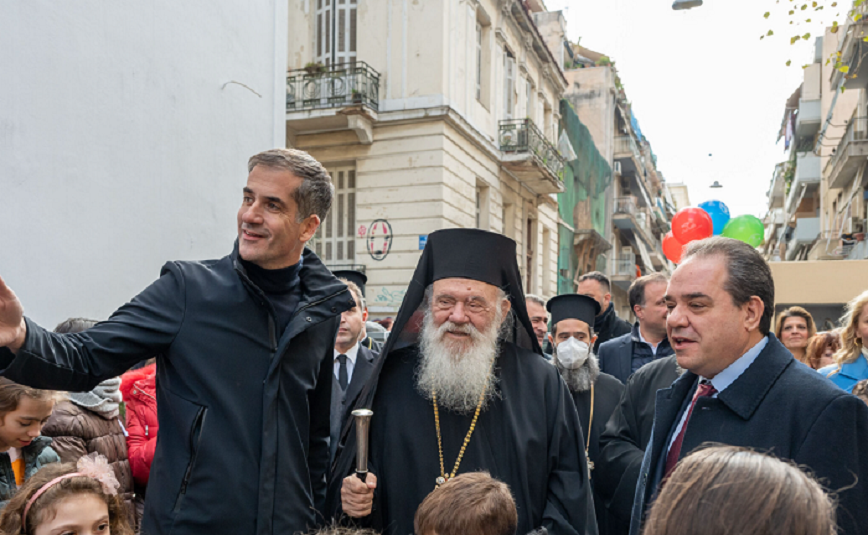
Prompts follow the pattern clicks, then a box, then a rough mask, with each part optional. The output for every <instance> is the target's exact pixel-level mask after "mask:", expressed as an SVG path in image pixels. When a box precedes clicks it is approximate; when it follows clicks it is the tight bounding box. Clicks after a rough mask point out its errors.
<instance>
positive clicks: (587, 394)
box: [572, 372, 624, 535]
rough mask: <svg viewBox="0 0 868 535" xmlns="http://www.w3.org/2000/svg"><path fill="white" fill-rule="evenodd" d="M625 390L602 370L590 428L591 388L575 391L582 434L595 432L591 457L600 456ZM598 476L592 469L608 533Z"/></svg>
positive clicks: (601, 528)
mask: <svg viewBox="0 0 868 535" xmlns="http://www.w3.org/2000/svg"><path fill="white" fill-rule="evenodd" d="M623 391H624V385H623V384H621V381H619V380H618V379H616V378H614V377H612V376H611V375H609V374H608V373H602V372H601V373H600V375H599V376H597V380H596V382H594V421H593V422H592V423H591V428H590V429H588V420H589V419H590V416H591V391H590V390H586V391H584V392H572V395H573V401H574V402H575V403H576V410H578V411H579V421H580V422H581V424H582V434H583V435H584V436H585V437H587V436H588V435H587V434H588V433H590V435H591V440H590V445H589V447H588V457H589V458H590V460H591V462H593V463H596V462H597V459H599V457H600V435H602V434H603V431H604V430H605V429H606V422H608V421H609V417H610V416H611V415H612V412H613V411H614V410H615V407H617V406H618V402H619V401H620V399H621V393H622V392H623ZM597 477H598V476H597V475H596V474H595V473H594V471H593V470H592V471H591V485H592V486H593V488H594V509H595V510H596V516H597V525H598V526H599V531H600V535H606V534H607V533H608V525H609V523H610V522H609V519H608V511H607V510H606V506H605V504H604V502H603V499H602V497H600V496H599V495H598V494H599V493H598V491H597V488H596V487H597V485H596V481H595V479H596V478H597Z"/></svg>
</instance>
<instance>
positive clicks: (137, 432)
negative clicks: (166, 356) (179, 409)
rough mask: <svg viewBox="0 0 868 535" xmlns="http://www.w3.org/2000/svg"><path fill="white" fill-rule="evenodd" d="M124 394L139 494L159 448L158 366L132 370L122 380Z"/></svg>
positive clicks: (129, 443)
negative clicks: (155, 452)
mask: <svg viewBox="0 0 868 535" xmlns="http://www.w3.org/2000/svg"><path fill="white" fill-rule="evenodd" d="M121 381H122V382H121V392H122V393H123V395H124V404H125V406H126V410H127V449H128V450H129V455H130V469H131V470H132V473H133V480H134V481H135V484H136V489H137V492H138V493H139V494H144V490H145V488H147V486H148V475H149V474H150V473H151V463H152V462H153V461H154V450H155V449H156V446H157V430H158V429H159V428H160V424H159V421H158V420H157V365H156V364H151V365H149V366H146V367H144V368H140V369H138V370H131V371H128V372H127V373H125V374H124V375H123V376H121Z"/></svg>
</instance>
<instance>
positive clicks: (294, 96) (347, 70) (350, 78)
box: [286, 61, 380, 112]
mask: <svg viewBox="0 0 868 535" xmlns="http://www.w3.org/2000/svg"><path fill="white" fill-rule="evenodd" d="M379 94H380V73H378V72H377V71H375V70H374V69H372V68H371V66H370V65H368V64H367V63H365V62H364V61H356V62H353V63H337V64H335V65H330V66H328V67H323V66H318V67H310V68H306V69H295V70H292V71H289V72H288V73H286V111H287V112H293V111H303V110H317V109H324V108H343V107H345V106H352V105H358V104H364V105H365V106H368V107H369V108H371V109H372V110H374V111H377V107H378V104H379Z"/></svg>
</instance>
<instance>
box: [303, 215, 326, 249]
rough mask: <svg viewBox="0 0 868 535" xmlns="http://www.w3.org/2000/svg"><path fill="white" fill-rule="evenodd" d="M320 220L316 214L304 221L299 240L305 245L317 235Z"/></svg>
mask: <svg viewBox="0 0 868 535" xmlns="http://www.w3.org/2000/svg"><path fill="white" fill-rule="evenodd" d="M320 223H322V221H321V220H320V218H319V216H318V215H316V214H311V215H309V216H307V217H306V218H305V219H304V221H302V222H301V235H300V236H299V238H298V239H299V240H301V241H302V242H304V243H307V242H309V241H310V239H311V238H313V235H314V234H316V229H317V228H319V225H320Z"/></svg>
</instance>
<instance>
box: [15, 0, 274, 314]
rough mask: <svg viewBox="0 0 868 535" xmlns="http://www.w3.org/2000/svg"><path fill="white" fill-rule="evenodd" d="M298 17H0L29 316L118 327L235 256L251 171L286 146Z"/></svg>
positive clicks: (232, 8)
mask: <svg viewBox="0 0 868 535" xmlns="http://www.w3.org/2000/svg"><path fill="white" fill-rule="evenodd" d="M287 11H288V9H287V1H286V0H249V1H246V2H235V3H233V2H221V3H219V4H215V3H213V2H206V1H202V0H190V1H184V2H176V1H168V0H151V1H148V2H140V1H131V0H112V1H111V2H106V1H104V0H77V1H76V2H50V1H47V0H10V1H8V2H2V4H0V72H2V80H3V82H2V83H0V103H2V105H0V207H2V208H0V275H2V276H3V278H4V279H5V280H6V282H7V283H8V284H9V285H10V286H11V287H12V288H13V289H14V290H15V291H16V293H17V294H18V296H19V298H20V299H21V301H22V302H23V304H24V307H25V313H26V314H27V315H28V316H30V317H32V318H34V319H35V320H36V321H37V322H39V323H42V324H44V325H45V326H46V327H49V328H53V327H54V325H55V324H56V323H58V322H59V321H61V320H63V319H65V318H67V317H69V316H87V317H91V318H95V319H101V318H105V317H107V316H108V315H109V314H110V313H111V312H112V311H113V310H114V309H115V308H117V307H118V306H119V305H121V304H123V303H124V302H125V301H127V300H128V299H130V298H131V297H133V296H134V295H135V294H136V293H138V292H139V291H140V290H142V289H143V288H144V287H145V286H147V285H148V284H149V283H150V282H151V281H153V280H155V279H156V277H157V276H158V274H159V269H160V266H161V265H162V264H163V263H164V262H165V261H167V260H170V259H204V258H214V257H220V256H223V255H225V254H227V253H228V252H229V251H230V250H231V247H232V242H233V240H234V237H235V214H236V211H237V209H238V206H239V204H240V201H241V195H240V193H241V188H242V187H243V185H244V182H245V180H246V176H247V170H246V164H247V158H248V157H249V156H250V155H252V154H254V153H256V152H258V151H260V150H264V149H269V148H273V147H280V146H285V122H284V121H285V120H284V114H285V112H284V106H285V89H284V87H285V81H284V71H285V67H286V61H287V59H286V56H287V51H286V43H287V37H286V32H287V23H286V21H287V16H288V13H287ZM232 80H235V81H237V82H241V83H243V84H245V85H247V86H249V87H250V88H251V89H252V90H254V91H255V92H256V93H259V95H261V96H257V95H256V94H254V92H253V91H251V90H249V89H246V88H244V87H242V86H241V85H238V84H228V85H225V87H224V84H226V83H227V82H229V81H232Z"/></svg>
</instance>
